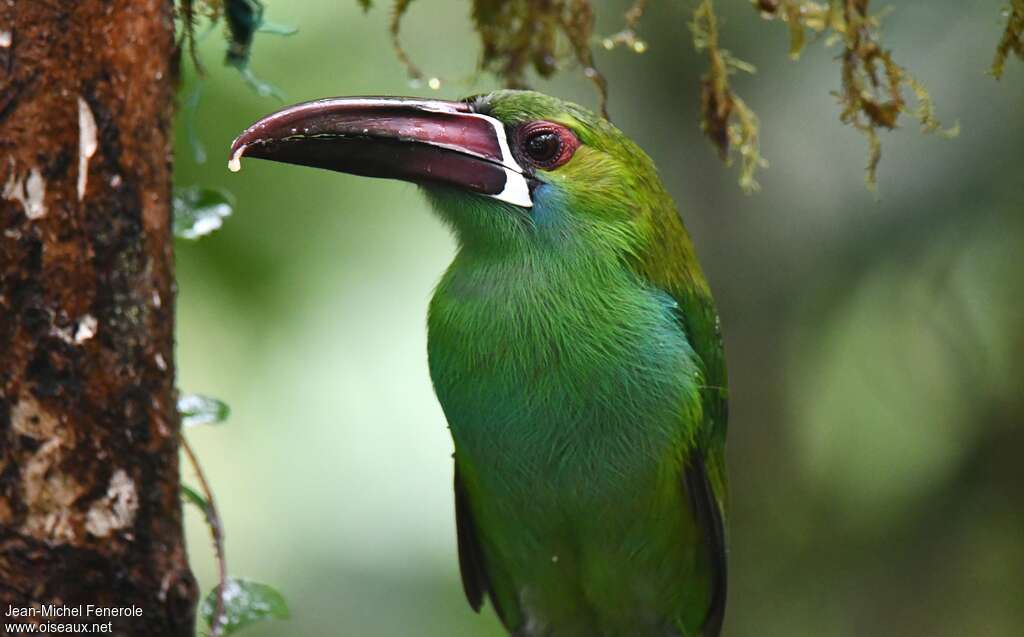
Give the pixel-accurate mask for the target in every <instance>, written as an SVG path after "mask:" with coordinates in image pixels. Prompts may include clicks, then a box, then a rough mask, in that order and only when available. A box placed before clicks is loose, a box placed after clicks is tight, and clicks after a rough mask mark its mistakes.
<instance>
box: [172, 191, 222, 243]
mask: <svg viewBox="0 0 1024 637" xmlns="http://www.w3.org/2000/svg"><path fill="white" fill-rule="evenodd" d="M173 206H174V236H176V237H178V238H179V239H192V240H195V239H198V238H199V237H203V236H206V235H208V234H210V233H211V232H213V231H214V230H216V229H217V228H220V227H221V225H223V223H224V218H225V217H228V216H230V215H231V212H232V209H233V208H234V206H235V198H234V196H232V195H231V193H230V192H227V191H226V190H221V189H219V188H200V187H199V186H189V187H188V188H177V189H175V191H174V199H173Z"/></svg>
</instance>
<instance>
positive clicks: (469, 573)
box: [455, 460, 505, 622]
mask: <svg viewBox="0 0 1024 637" xmlns="http://www.w3.org/2000/svg"><path fill="white" fill-rule="evenodd" d="M455 528H456V536H457V543H458V547H459V572H460V573H461V575H462V588H463V590H464V591H465V592H466V601H468V602H469V605H470V607H471V608H472V609H473V611H474V612H480V607H481V606H483V603H484V595H487V596H488V597H490V599H491V604H492V605H493V606H494V612H495V613H497V615H498V617H499V618H500V619H501V620H502V621H503V622H504V620H505V618H504V615H503V614H502V612H501V607H500V606H499V605H498V602H497V599H496V596H495V594H494V591H493V590H492V588H491V581H490V578H489V576H488V575H487V569H486V567H485V565H484V553H483V549H482V547H481V546H480V538H479V536H478V535H477V526H476V522H475V521H474V520H473V512H472V510H471V509H470V506H469V494H468V493H466V486H465V485H464V484H463V483H462V480H461V479H460V478H459V462H458V460H456V461H455Z"/></svg>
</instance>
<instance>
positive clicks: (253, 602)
mask: <svg viewBox="0 0 1024 637" xmlns="http://www.w3.org/2000/svg"><path fill="white" fill-rule="evenodd" d="M219 592H220V586H217V587H216V588H214V589H213V590H212V591H210V593H209V594H208V595H207V596H206V598H205V599H204V600H203V603H202V605H201V606H200V607H199V612H200V613H201V614H202V617H203V621H205V622H206V625H207V626H209V627H210V628H211V629H213V619H214V618H213V616H214V614H215V613H216V612H217V595H218V594H219ZM289 617H291V613H290V612H289V611H288V604H287V603H286V602H285V601H284V597H282V596H281V593H279V592H277V591H276V590H275V589H274V588H272V587H270V586H267V585H266V584H260V583H259V582H254V581H252V580H247V579H242V578H239V577H229V578H228V580H227V582H226V583H225V586H224V617H223V618H222V619H221V621H220V627H221V633H220V634H221V635H230V634H231V633H234V632H237V631H238V630H239V629H240V628H243V627H245V626H248V625H249V624H252V623H255V622H259V621H263V620H266V619H288V618H289Z"/></svg>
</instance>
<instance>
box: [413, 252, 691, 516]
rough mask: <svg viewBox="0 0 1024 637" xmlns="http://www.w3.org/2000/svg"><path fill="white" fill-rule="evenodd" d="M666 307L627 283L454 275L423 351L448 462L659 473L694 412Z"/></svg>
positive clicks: (441, 292) (553, 471)
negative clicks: (447, 435) (465, 459)
mask: <svg viewBox="0 0 1024 637" xmlns="http://www.w3.org/2000/svg"><path fill="white" fill-rule="evenodd" d="M673 309H674V308H673V303H672V301H671V299H668V298H667V297H666V296H665V295H664V294H661V293H659V292H658V291H656V290H651V289H648V288H646V287H645V286H643V285H640V284H638V283H637V282H636V281H635V280H634V279H632V278H631V277H629V276H627V275H626V274H623V275H622V276H620V277H616V276H610V277H607V278H605V279H599V280H594V279H591V280H587V281H579V280H576V279H575V278H573V277H571V276H566V277H564V278H559V277H558V276H556V275H554V274H548V275H546V276H545V275H543V274H542V275H540V276H538V275H536V274H534V276H533V277H512V276H511V275H508V276H504V277H503V276H498V273H495V272H493V271H490V272H485V273H480V272H473V271H468V272H460V271H458V270H457V269H455V270H450V271H449V272H448V274H447V275H446V276H445V278H444V279H443V280H442V282H441V284H440V285H439V286H438V290H437V292H436V294H435V296H434V298H433V300H432V302H431V308H430V316H429V325H428V327H429V341H428V342H429V345H428V350H429V358H430V370H431V377H432V379H433V382H434V387H435V391H436V392H437V396H438V399H439V400H440V402H441V405H442V407H443V408H444V411H445V414H446V416H447V418H448V421H449V425H450V428H451V431H452V435H453V438H454V439H455V443H456V447H457V453H459V454H460V455H463V456H470V457H471V458H472V459H474V460H475V461H478V462H480V463H484V464H487V466H490V467H496V466H502V467H504V469H499V470H498V471H499V472H504V473H506V474H509V473H517V474H520V475H522V476H533V477H534V478H536V477H537V476H542V477H543V479H545V480H557V479H558V477H559V476H561V475H568V476H572V477H571V479H572V480H578V477H579V476H580V475H583V474H585V473H587V472H589V471H595V472H598V473H600V474H607V475H615V474H630V475H635V474H636V473H637V467H648V468H656V467H658V466H659V465H660V464H661V462H660V461H661V460H663V459H664V457H665V456H666V455H673V454H674V453H676V454H677V453H678V447H679V445H680V444H681V441H682V440H683V439H684V438H686V436H687V435H689V434H688V432H687V431H686V429H687V424H686V423H687V422H688V421H694V422H695V421H696V418H695V413H694V410H696V409H699V407H698V405H699V400H698V398H697V387H698V386H699V382H700V381H699V375H698V367H697V365H696V363H695V358H694V354H693V351H692V349H691V348H690V346H689V343H688V342H687V340H686V337H685V335H684V334H683V333H682V331H681V329H680V327H679V325H678V323H677V322H676V320H675V318H674V314H673ZM673 450H674V451H673ZM595 475H596V474H595ZM624 488H625V485H624ZM602 494H603V496H604V497H607V495H608V494H607V492H606V491H602Z"/></svg>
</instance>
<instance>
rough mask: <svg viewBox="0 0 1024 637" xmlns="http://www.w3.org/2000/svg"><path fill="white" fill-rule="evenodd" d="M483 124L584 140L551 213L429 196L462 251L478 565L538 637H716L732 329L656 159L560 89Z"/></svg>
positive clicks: (547, 185)
mask: <svg viewBox="0 0 1024 637" xmlns="http://www.w3.org/2000/svg"><path fill="white" fill-rule="evenodd" d="M473 108H474V111H475V112H478V113H482V114H486V115H489V116H491V117H494V118H496V119H498V120H500V121H501V122H502V123H503V124H504V125H505V127H506V129H508V130H510V131H512V130H514V129H515V128H516V127H517V126H519V125H521V124H524V123H527V122H532V121H538V120H544V121H549V122H555V123H558V124H561V125H563V126H565V127H567V128H569V129H570V130H571V131H572V132H573V133H574V134H575V135H576V137H577V138H578V139H579V141H580V142H581V145H580V147H579V148H578V150H576V152H575V154H574V155H573V156H572V158H571V159H570V160H569V161H568V162H567V163H565V164H564V165H562V166H560V167H559V168H556V169H553V170H547V171H546V170H537V171H534V173H533V177H534V178H535V179H536V180H537V182H536V183H538V184H539V185H536V187H535V188H534V190H533V193H532V199H533V207H532V208H520V207H517V206H513V205H510V204H507V203H504V202H502V201H498V200H496V199H493V198H488V197H484V196H480V195H473V194H468V193H466V192H462V191H458V190H454V189H451V188H448V187H434V186H425V187H424V188H425V191H426V192H427V194H428V197H429V199H430V200H431V202H432V204H433V206H434V207H435V208H436V210H437V211H438V213H439V214H440V215H441V216H442V218H444V219H445V220H446V221H447V222H448V223H449V224H450V225H451V226H452V227H453V229H454V231H455V234H456V236H457V238H458V243H459V251H458V254H457V256H456V258H455V260H454V262H453V263H452V265H451V267H450V268H449V269H448V271H447V273H446V274H445V275H444V277H443V279H442V280H441V282H440V284H439V285H438V287H437V291H436V293H435V295H434V297H433V300H432V301H431V305H430V316H429V355H430V370H431V376H432V378H433V382H434V386H435V389H436V391H437V396H438V398H439V400H440V402H441V405H442V406H443V408H444V411H445V414H446V416H447V418H448V421H449V424H450V428H451V432H452V437H453V439H454V441H455V448H456V454H455V462H456V500H457V502H456V505H457V514H458V517H459V520H458V526H459V551H460V560H461V563H462V571H463V578H464V583H465V584H466V591H467V595H468V596H469V599H470V603H471V604H473V605H474V607H479V604H480V600H481V598H482V597H483V596H484V595H488V596H489V597H490V599H491V600H492V601H493V603H494V606H495V608H496V610H497V612H498V614H499V615H500V617H501V619H502V621H503V623H504V624H505V626H506V627H507V628H508V629H509V630H510V632H512V633H513V634H514V635H518V636H520V637H648V636H650V637H669V636H673V635H675V636H679V637H695V636H697V635H703V636H704V637H713V636H716V635H717V634H718V632H719V629H720V625H721V621H722V613H723V610H724V601H725V598H724V596H725V543H724V537H723V534H724V531H723V524H722V518H723V511H724V507H725V468H724V459H723V449H724V442H725V430H726V389H725V385H726V379H725V367H724V358H723V353H722V345H721V338H720V336H719V332H718V319H717V315H716V312H715V309H714V305H713V302H712V299H711V295H710V292H709V290H708V287H707V284H706V282H705V280H704V277H703V274H702V273H701V269H700V266H699V264H698V263H697V259H696V256H695V254H694V250H693V246H692V244H691V242H690V239H689V236H688V235H687V233H686V230H685V229H684V228H683V225H682V222H681V221H680V219H679V216H678V214H677V212H676V209H675V206H674V205H673V203H672V201H671V199H670V198H669V196H668V194H667V193H666V192H665V190H664V187H663V186H662V184H661V181H660V180H659V178H658V176H657V172H656V170H655V168H654V165H653V164H652V162H651V160H650V159H649V158H648V157H647V155H646V154H644V153H643V151H641V150H640V149H639V148H638V147H637V146H636V145H635V144H633V143H632V142H631V141H630V140H628V139H627V138H626V137H625V136H624V135H623V134H622V133H621V132H619V131H618V130H617V129H616V128H615V127H613V126H612V125H611V124H609V123H608V122H607V121H605V120H603V119H601V118H599V117H597V116H595V115H593V114H591V113H590V112H588V111H586V110H584V109H581V108H580V107H577V106H575V105H571V104H568V103H565V102H562V101H559V100H556V99H554V98H550V97H547V96H544V95H541V94H538V93H532V92H519V91H499V92H496V93H492V94H490V95H486V96H483V97H480V98H477V99H476V100H475V101H474V102H473Z"/></svg>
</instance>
